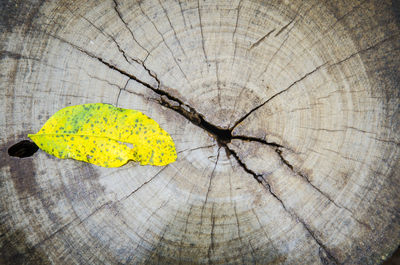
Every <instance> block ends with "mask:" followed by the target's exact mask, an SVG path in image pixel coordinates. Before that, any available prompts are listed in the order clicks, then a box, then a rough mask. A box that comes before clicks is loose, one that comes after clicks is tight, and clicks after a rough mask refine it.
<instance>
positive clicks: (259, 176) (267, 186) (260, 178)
mask: <svg viewBox="0 0 400 265" xmlns="http://www.w3.org/2000/svg"><path fill="white" fill-rule="evenodd" d="M224 147H225V149H226V151H227V152H228V153H229V154H231V155H232V156H233V157H234V158H235V160H236V161H237V163H238V164H239V166H240V167H242V168H243V170H244V171H245V172H247V173H248V174H250V175H252V176H253V177H254V179H255V180H256V181H257V182H258V183H260V184H261V185H262V186H263V187H264V188H265V189H266V190H267V191H268V192H269V193H270V194H271V195H272V196H273V197H274V198H275V199H276V200H277V201H278V202H279V203H280V204H281V206H282V208H283V209H284V210H285V211H286V212H287V213H288V214H289V215H290V216H291V217H292V218H293V219H294V220H296V221H297V222H298V223H300V224H302V226H303V227H304V229H305V230H306V231H307V232H308V234H310V236H311V237H312V238H313V239H314V241H315V242H316V243H317V244H318V245H319V247H320V248H321V249H322V250H323V251H324V252H325V253H326V255H327V256H328V257H329V258H330V259H331V260H332V261H334V262H335V263H336V264H340V262H339V261H338V260H337V259H336V258H335V257H334V256H333V254H332V253H331V252H330V251H329V249H328V248H327V246H325V245H324V244H323V243H322V242H321V240H319V239H318V238H317V236H316V235H315V232H313V230H312V229H311V228H310V227H309V225H308V224H307V223H306V222H304V221H303V220H302V219H301V218H300V217H299V216H298V215H297V214H296V213H295V212H294V211H292V210H291V209H289V208H287V207H286V205H285V203H284V202H283V201H282V199H280V198H279V196H278V195H277V194H276V193H275V192H274V191H273V190H272V188H271V185H270V184H269V183H268V182H267V180H266V179H265V178H264V177H263V175H262V174H257V173H256V172H254V171H253V170H251V169H250V168H248V167H247V165H246V164H245V163H244V162H243V161H241V159H240V158H239V156H238V154H237V153H236V152H235V151H234V150H232V149H231V148H229V147H228V146H227V145H225V146H224ZM289 165H290V164H289Z"/></svg>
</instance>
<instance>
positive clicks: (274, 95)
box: [231, 62, 327, 130]
mask: <svg viewBox="0 0 400 265" xmlns="http://www.w3.org/2000/svg"><path fill="white" fill-rule="evenodd" d="M326 64H327V62H325V63H323V64H321V65H319V66H317V67H316V68H315V69H314V70H312V71H311V72H308V73H306V74H305V75H303V76H302V77H301V78H299V79H297V80H296V81H294V82H292V83H291V84H290V85H289V86H288V87H287V88H285V89H283V90H281V91H279V92H277V93H275V94H273V95H272V96H271V97H269V98H268V99H267V100H266V101H264V102H263V103H261V104H260V105H258V106H256V107H254V108H253V109H251V110H250V111H249V112H247V113H246V114H245V115H244V116H242V117H241V118H239V119H238V120H237V121H236V122H235V123H234V125H233V126H232V128H231V130H233V129H234V128H235V127H236V126H238V125H239V124H240V123H241V122H242V121H244V120H245V119H246V118H247V117H249V116H250V114H252V113H253V112H255V111H256V110H258V109H259V108H261V107H263V106H264V105H265V104H267V103H268V102H270V101H271V100H273V99H274V98H275V97H277V96H279V95H280V94H282V93H285V92H287V91H288V90H289V89H291V88H292V87H293V86H294V85H296V84H297V83H299V82H301V81H303V80H304V79H306V78H307V77H309V76H310V75H312V74H314V73H315V72H317V71H318V70H319V69H320V68H321V67H323V66H325V65H326Z"/></svg>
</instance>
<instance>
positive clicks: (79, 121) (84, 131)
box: [28, 103, 177, 167]
mask: <svg viewBox="0 0 400 265" xmlns="http://www.w3.org/2000/svg"><path fill="white" fill-rule="evenodd" d="M28 137H29V138H31V139H32V140H33V141H34V142H35V143H36V144H37V145H38V146H39V148H40V149H42V150H44V151H45V152H47V153H49V154H51V155H54V156H56V157H58V158H73V159H76V160H81V161H85V162H88V163H92V164H95V165H99V166H103V167H120V166H122V165H124V164H126V163H127V162H128V160H133V161H137V162H140V164H141V165H148V164H150V165H156V166H164V165H167V164H169V163H172V162H174V161H175V160H176V157H177V156H176V151H175V144H174V142H173V140H172V138H171V136H170V135H169V134H168V133H167V132H166V131H164V130H163V129H162V128H161V127H160V126H159V125H158V123H157V122H155V121H154V120H152V119H150V118H149V117H147V116H146V115H144V114H143V113H141V112H140V111H136V110H130V109H122V108H116V107H113V106H112V105H108V104H101V103H94V104H84V105H77V106H71V107H66V108H64V109H61V110H59V111H58V112H56V113H55V114H54V115H53V116H52V117H51V118H50V119H49V120H48V121H47V122H46V123H45V124H44V126H43V127H42V129H40V131H39V132H38V133H37V134H29V135H28Z"/></svg>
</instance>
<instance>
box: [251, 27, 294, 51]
mask: <svg viewBox="0 0 400 265" xmlns="http://www.w3.org/2000/svg"><path fill="white" fill-rule="evenodd" d="M288 26H289V25H288ZM275 30H276V29H272V30H270V31H269V32H268V33H267V34H265V35H264V36H262V37H261V38H260V39H258V40H257V41H256V42H254V43H253V44H252V45H251V46H250V48H249V50H251V49H253V48H255V47H257V46H258V45H260V43H261V42H263V41H264V40H265V39H266V38H268V37H269V35H271V34H272V33H273V32H274V31H275ZM275 37H276V36H275Z"/></svg>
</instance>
